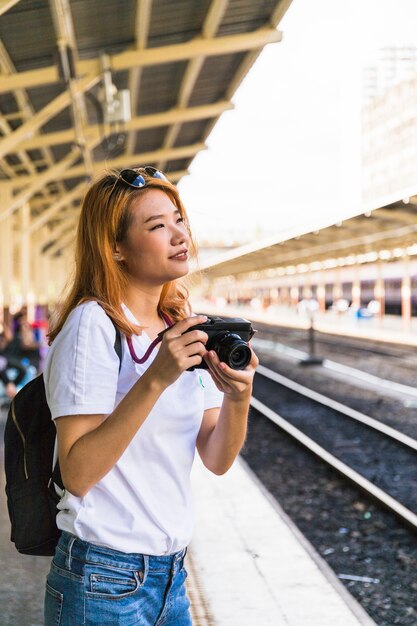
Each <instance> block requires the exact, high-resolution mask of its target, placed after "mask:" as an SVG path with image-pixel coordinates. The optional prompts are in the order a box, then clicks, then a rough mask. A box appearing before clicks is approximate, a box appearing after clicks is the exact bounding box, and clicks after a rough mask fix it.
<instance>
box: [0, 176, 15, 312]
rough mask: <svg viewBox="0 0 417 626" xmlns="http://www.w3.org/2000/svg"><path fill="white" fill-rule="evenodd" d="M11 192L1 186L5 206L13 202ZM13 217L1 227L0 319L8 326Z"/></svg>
mask: <svg viewBox="0 0 417 626" xmlns="http://www.w3.org/2000/svg"><path fill="white" fill-rule="evenodd" d="M11 197H12V196H11V192H10V190H9V189H5V188H4V187H2V186H1V185H0V203H1V205H5V204H7V203H8V202H10V200H11ZM12 220H13V216H11V215H9V216H8V217H6V218H5V219H4V220H3V222H2V223H1V227H0V282H1V291H0V318H1V321H2V322H3V323H5V324H6V325H8V324H9V310H10V304H11V293H12V291H11V284H12V281H13V230H12Z"/></svg>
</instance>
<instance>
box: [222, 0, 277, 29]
mask: <svg viewBox="0 0 417 626" xmlns="http://www.w3.org/2000/svg"><path fill="white" fill-rule="evenodd" d="M276 4H277V3H276V1H275V0H262V1H259V0H258V1H257V2H252V0H231V1H230V2H229V3H228V6H227V9H226V12H225V14H224V16H223V20H222V23H221V25H220V28H219V29H218V32H217V34H218V35H219V36H220V35H223V36H225V35H233V34H235V33H249V32H253V31H254V30H256V29H257V28H261V27H262V26H266V25H267V24H268V23H269V20H270V17H271V15H272V13H273V11H274V9H275V8H276Z"/></svg>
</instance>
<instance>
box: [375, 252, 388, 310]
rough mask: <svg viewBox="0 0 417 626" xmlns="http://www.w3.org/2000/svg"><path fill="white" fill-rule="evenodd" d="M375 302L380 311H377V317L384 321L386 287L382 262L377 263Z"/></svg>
mask: <svg viewBox="0 0 417 626" xmlns="http://www.w3.org/2000/svg"><path fill="white" fill-rule="evenodd" d="M374 297H375V300H376V301H377V302H378V305H379V309H378V311H377V317H378V318H379V319H382V318H383V317H384V315H385V285H384V278H383V276H382V262H381V261H378V263H377V279H376V281H375V290H374Z"/></svg>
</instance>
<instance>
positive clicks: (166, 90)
mask: <svg viewBox="0 0 417 626" xmlns="http://www.w3.org/2000/svg"><path fill="white" fill-rule="evenodd" d="M185 68H186V63H185V62H180V63H166V64H165V65H158V66H157V67H148V68H145V69H144V71H143V72H142V79H141V82H140V94H139V101H138V114H139V115H148V114H150V113H159V112H161V111H167V110H168V109H171V108H172V107H174V106H175V105H176V102H177V97H178V86H179V85H180V84H181V80H182V77H183V75H184V71H185Z"/></svg>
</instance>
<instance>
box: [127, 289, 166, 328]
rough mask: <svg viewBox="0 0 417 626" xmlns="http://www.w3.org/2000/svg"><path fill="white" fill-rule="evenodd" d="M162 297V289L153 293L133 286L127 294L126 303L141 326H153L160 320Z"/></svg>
mask: <svg viewBox="0 0 417 626" xmlns="http://www.w3.org/2000/svg"><path fill="white" fill-rule="evenodd" d="M160 297H161V289H158V290H152V291H151V290H146V289H141V288H138V287H136V286H132V287H130V288H129V289H128V291H127V292H126V294H125V298H124V303H125V305H126V306H127V307H128V309H129V310H130V311H131V312H132V313H133V315H134V316H135V318H136V319H137V320H138V322H139V323H140V324H141V325H144V326H152V325H153V324H155V323H157V322H158V320H159V319H160V318H159V314H158V305H159V300H160Z"/></svg>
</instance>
